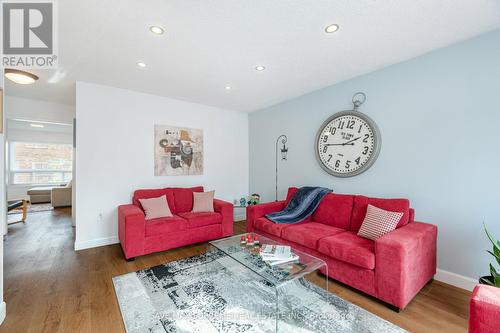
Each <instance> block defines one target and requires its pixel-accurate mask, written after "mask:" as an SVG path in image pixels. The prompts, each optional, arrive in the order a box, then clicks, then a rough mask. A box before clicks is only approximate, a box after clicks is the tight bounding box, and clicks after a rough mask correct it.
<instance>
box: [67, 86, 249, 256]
mask: <svg viewBox="0 0 500 333" xmlns="http://www.w3.org/2000/svg"><path fill="white" fill-rule="evenodd" d="M76 119H77V124H76V142H77V149H76V164H77V166H78V168H77V169H76V177H75V178H76V180H77V182H78V186H77V187H76V242H75V248H76V249H83V248H88V247H93V246H99V245H105V244H111V243H116V242H118V237H117V235H118V229H117V206H118V205H120V204H126V203H129V202H130V201H131V196H132V192H133V191H134V190H136V189H139V188H158V187H167V186H191V185H204V186H205V189H206V190H212V189H213V190H215V193H216V197H218V198H221V199H226V200H228V201H231V202H232V200H233V199H234V198H239V197H241V196H244V195H247V194H248V115H247V114H245V113H239V112H234V111H228V110H223V109H218V108H214V107H208V106H204V105H199V104H193V103H188V102H183V101H178V100H174V99H169V98H164V97H159V96H154V95H148V94H143V93H138V92H134V91H129V90H123V89H117V88H112V87H106V86H101V85H95V84H89V83H83V82H77V85H76ZM155 124H165V125H174V126H186V127H192V128H200V129H203V134H204V174H203V175H202V176H176V177H155V176H154V150H153V148H154V125H155ZM100 214H102V215H100ZM101 217H102V218H101Z"/></svg>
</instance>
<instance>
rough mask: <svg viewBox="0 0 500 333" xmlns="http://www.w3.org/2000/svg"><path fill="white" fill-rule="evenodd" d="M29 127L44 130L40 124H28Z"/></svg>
mask: <svg viewBox="0 0 500 333" xmlns="http://www.w3.org/2000/svg"><path fill="white" fill-rule="evenodd" d="M30 126H31V127H36V128H44V127H45V126H43V125H42V124H30Z"/></svg>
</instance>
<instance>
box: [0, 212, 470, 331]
mask: <svg viewBox="0 0 500 333" xmlns="http://www.w3.org/2000/svg"><path fill="white" fill-rule="evenodd" d="M70 214H71V210H70V209H67V208H66V209H58V210H55V211H51V212H40V213H32V214H29V215H28V219H27V223H26V224H22V223H20V224H16V225H12V226H10V227H9V234H8V235H7V236H6V237H5V244H4V245H5V250H4V255H5V258H4V287H5V293H4V294H5V301H6V302H7V317H6V319H5V322H4V323H3V324H2V325H1V326H0V333H2V332H9V333H12V332H23V333H24V332H37V333H39V332H124V326H123V322H122V319H121V315H120V310H119V308H118V303H117V301H116V297H115V294H114V290H113V284H112V281H111V278H112V277H113V276H117V275H120V274H125V273H127V272H133V271H137V270H140V269H143V268H147V267H151V266H155V265H159V264H161V263H165V262H169V261H173V260H178V259H181V258H184V257H188V256H193V255H196V254H200V253H204V252H205V251H206V250H207V248H208V247H207V245H206V244H196V245H191V246H186V247H183V248H180V249H174V250H170V251H164V252H160V253H155V254H151V255H146V256H142V257H139V258H137V259H136V260H135V261H133V262H126V261H125V260H124V258H123V254H122V251H121V248H120V246H119V245H111V246H104V247H100V248H95V249H89V250H84V251H78V252H75V251H74V250H73V247H74V229H73V228H72V227H71V216H70ZM234 231H235V234H239V233H243V232H244V231H245V224H244V222H237V223H235V227H234ZM309 278H310V279H311V280H312V281H315V282H317V283H318V284H320V285H324V279H325V277H324V276H323V275H321V274H313V275H311V276H310V277H309ZM329 289H330V291H331V292H333V293H335V294H337V295H339V296H341V297H343V298H344V299H346V300H348V301H350V302H352V303H354V304H357V305H359V306H361V307H363V308H365V309H367V310H368V311H370V312H372V313H374V314H376V315H378V316H380V317H382V318H384V319H386V320H389V321H391V322H393V323H395V324H396V325H399V326H401V327H403V328H405V329H407V330H409V331H411V332H425V333H433V332H439V333H441V332H467V318H468V299H469V297H470V293H469V292H467V291H464V290H461V289H458V288H455V287H452V286H449V285H446V284H444V283H441V282H438V281H433V282H432V283H430V284H428V285H427V286H426V287H425V288H424V289H423V290H422V291H421V292H420V293H419V295H418V296H417V297H416V298H415V299H414V300H413V301H412V302H411V303H410V305H409V306H408V307H407V309H405V310H404V311H403V312H401V313H399V314H398V313H395V312H393V311H392V310H390V309H388V308H387V307H386V306H385V305H383V304H381V303H380V302H378V301H377V300H375V299H373V298H371V297H367V296H366V295H363V294H361V293H359V292H358V291H356V290H354V289H352V288H349V287H346V286H344V285H341V284H338V283H336V282H335V281H333V280H329Z"/></svg>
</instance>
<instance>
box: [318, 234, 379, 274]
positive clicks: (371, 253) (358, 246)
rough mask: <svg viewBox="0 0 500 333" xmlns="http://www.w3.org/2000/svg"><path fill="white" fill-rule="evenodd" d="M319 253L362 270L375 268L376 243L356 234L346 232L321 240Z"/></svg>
mask: <svg viewBox="0 0 500 333" xmlns="http://www.w3.org/2000/svg"><path fill="white" fill-rule="evenodd" d="M318 252H320V253H323V254H326V255H327V256H330V257H332V258H335V259H337V260H341V261H344V262H347V263H349V264H352V265H355V266H359V267H362V268H366V269H374V268H375V242H374V241H372V240H369V239H366V238H363V237H359V236H358V235H356V234H355V233H354V232H350V231H345V232H343V233H341V234H337V235H334V236H329V237H325V238H323V239H320V240H319V241H318Z"/></svg>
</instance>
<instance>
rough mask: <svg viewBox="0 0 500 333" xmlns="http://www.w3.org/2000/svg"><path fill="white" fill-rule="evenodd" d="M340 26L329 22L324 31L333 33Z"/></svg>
mask: <svg viewBox="0 0 500 333" xmlns="http://www.w3.org/2000/svg"><path fill="white" fill-rule="evenodd" d="M339 29H340V27H339V25H338V24H330V25H327V26H326V28H325V32H326V33H327V34H333V33H334V32H336V31H337V30H339Z"/></svg>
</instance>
